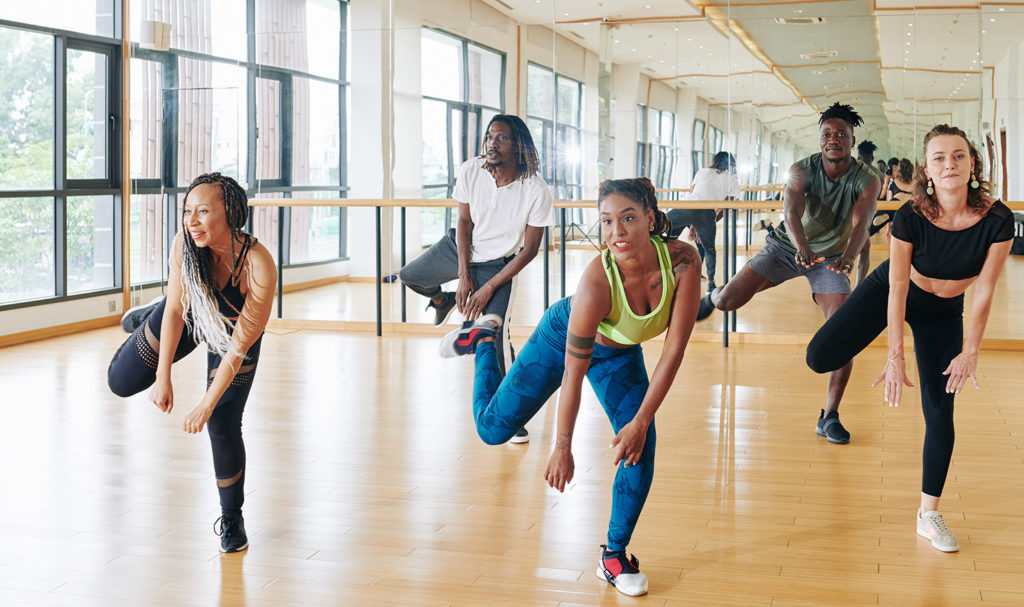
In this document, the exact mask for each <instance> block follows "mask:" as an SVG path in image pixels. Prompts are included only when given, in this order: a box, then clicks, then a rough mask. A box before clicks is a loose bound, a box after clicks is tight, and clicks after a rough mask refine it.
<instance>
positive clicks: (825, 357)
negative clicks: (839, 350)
mask: <svg viewBox="0 0 1024 607" xmlns="http://www.w3.org/2000/svg"><path fill="white" fill-rule="evenodd" d="M847 362H848V361H840V360H838V359H837V358H836V357H834V356H829V353H828V352H827V351H825V348H817V347H815V346H814V343H813V342H812V343H811V345H810V346H808V347H807V366H808V367H810V369H811V371H814V372H815V373H831V372H832V371H836V370H838V369H841V368H842V367H843V365H845V364H846V363H847Z"/></svg>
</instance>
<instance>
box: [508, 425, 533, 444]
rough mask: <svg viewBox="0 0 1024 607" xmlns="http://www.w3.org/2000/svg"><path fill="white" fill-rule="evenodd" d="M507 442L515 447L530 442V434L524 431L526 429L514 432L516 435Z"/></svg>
mask: <svg viewBox="0 0 1024 607" xmlns="http://www.w3.org/2000/svg"><path fill="white" fill-rule="evenodd" d="M508 442H510V443H514V444H516V445H521V444H523V443H528V442H530V433H529V432H527V431H526V428H525V427H523V428H520V429H518V430H516V433H515V434H513V435H512V438H510V439H508Z"/></svg>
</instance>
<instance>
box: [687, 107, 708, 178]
mask: <svg viewBox="0 0 1024 607" xmlns="http://www.w3.org/2000/svg"><path fill="white" fill-rule="evenodd" d="M705 126H706V125H705V123H704V121H703V120H701V119H700V118H695V119H694V120H693V137H692V139H691V140H690V141H691V147H690V149H691V150H693V151H692V152H690V154H691V162H692V165H693V174H694V175H696V174H697V171H699V170H701V169H703V168H704V167H705V166H706V164H707V161H706V160H705V156H706V150H707V146H706V142H705V141H704V127H705Z"/></svg>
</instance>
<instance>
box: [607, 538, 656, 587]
mask: <svg viewBox="0 0 1024 607" xmlns="http://www.w3.org/2000/svg"><path fill="white" fill-rule="evenodd" d="M597 577H598V578H599V579H602V580H605V581H606V582H608V583H609V584H611V585H612V586H615V589H616V590H618V591H619V592H621V593H622V594H625V595H629V596H640V595H643V594H647V576H646V575H644V574H642V573H640V561H638V560H636V557H635V556H633V555H632V554H631V555H629V558H628V559H627V558H626V553H625V552H611V551H609V550H608V547H607V546H605V545H604V544H602V545H601V560H600V561H599V562H598V563H597Z"/></svg>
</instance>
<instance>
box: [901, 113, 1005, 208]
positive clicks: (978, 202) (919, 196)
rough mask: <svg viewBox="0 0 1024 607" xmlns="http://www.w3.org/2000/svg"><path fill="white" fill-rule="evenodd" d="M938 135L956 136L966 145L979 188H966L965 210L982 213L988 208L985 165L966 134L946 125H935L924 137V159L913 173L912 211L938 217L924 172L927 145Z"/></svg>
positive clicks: (926, 160)
mask: <svg viewBox="0 0 1024 607" xmlns="http://www.w3.org/2000/svg"><path fill="white" fill-rule="evenodd" d="M939 135H956V136H957V137H960V138H962V139H963V140H964V143H966V144H967V149H968V150H969V151H970V154H971V160H973V161H974V178H975V179H977V180H978V183H979V187H977V188H970V187H969V188H967V208H969V209H970V210H971V211H972V212H974V213H977V214H979V215H980V214H982V213H984V212H985V211H986V210H987V209H988V206H987V205H986V204H985V199H984V195H985V194H988V193H989V187H990V184H989V182H987V181H985V180H984V178H983V177H982V176H983V175H984V174H985V163H984V162H983V161H982V159H981V154H979V153H978V149H977V148H975V147H974V144H973V143H971V140H970V139H968V138H967V133H965V132H963V130H961V129H959V128H957V127H955V126H949V125H948V124H937V125H935V126H934V127H932V130H930V131H928V134H927V135H925V136H924V147H923V148H922V157H923V158H924V159H925V160H924V162H923V163H921V165H919V166H918V167H917V170H916V171H914V201H913V202H912V203H911V206H913V208H914V211H916V212H917V213H918V214H920V215H923V216H925V217H927V218H928V219H932V220H933V219H935V218H936V217H938V216H939V201H938V199H936V198H935V194H929V193H928V181H929V179H928V176H927V175H926V174H925V172H924V168H925V165H927V164H928V143H930V142H931V140H932V139H934V138H935V137H938V136H939Z"/></svg>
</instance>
